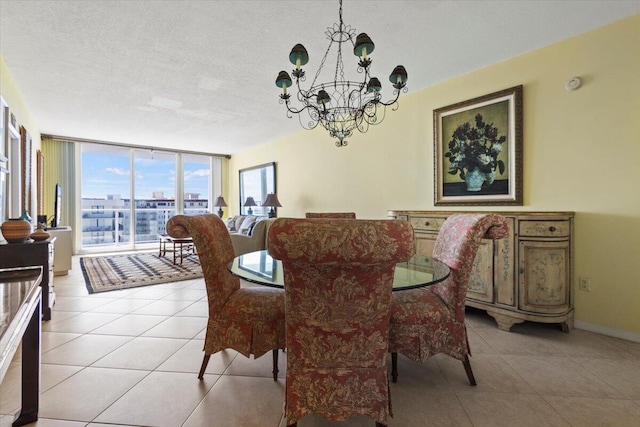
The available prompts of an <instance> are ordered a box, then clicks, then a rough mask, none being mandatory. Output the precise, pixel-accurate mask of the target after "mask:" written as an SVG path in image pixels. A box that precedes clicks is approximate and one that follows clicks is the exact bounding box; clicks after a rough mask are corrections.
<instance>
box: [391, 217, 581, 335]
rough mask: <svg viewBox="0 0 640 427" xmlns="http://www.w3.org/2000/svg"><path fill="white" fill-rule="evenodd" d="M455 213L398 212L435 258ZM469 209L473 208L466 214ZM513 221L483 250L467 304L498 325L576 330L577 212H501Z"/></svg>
mask: <svg viewBox="0 0 640 427" xmlns="http://www.w3.org/2000/svg"><path fill="white" fill-rule="evenodd" d="M454 213H465V212H462V211H460V212H453V211H398V210H392V211H389V212H388V217H389V218H393V219H404V220H407V221H409V222H410V223H411V225H412V226H413V230H414V236H415V242H416V253H417V254H421V255H424V256H431V254H432V252H433V247H434V244H435V240H436V237H437V235H438V231H439V230H440V227H441V226H442V223H444V221H445V220H446V219H447V217H448V216H449V215H452V214H454ZM466 213H469V212H466ZM495 213H497V214H499V215H502V216H504V217H505V218H506V219H507V221H508V223H509V234H508V236H507V237H505V238H504V239H501V240H495V241H493V240H484V241H483V242H482V244H481V245H480V248H479V249H478V254H477V255H476V260H475V263H474V267H473V272H472V274H471V278H470V280H469V285H468V289H467V300H466V305H467V306H470V307H475V308H479V309H482V310H486V312H487V313H488V314H489V315H490V316H491V317H493V318H494V319H495V320H496V322H497V324H498V328H500V329H502V330H506V331H509V330H510V329H511V327H512V326H513V325H514V324H516V323H522V322H524V321H532V322H543V323H558V324H560V325H561V327H562V330H563V331H565V332H569V331H570V330H571V329H572V328H573V294H572V290H571V287H572V286H571V285H572V277H573V220H574V213H573V212H495Z"/></svg>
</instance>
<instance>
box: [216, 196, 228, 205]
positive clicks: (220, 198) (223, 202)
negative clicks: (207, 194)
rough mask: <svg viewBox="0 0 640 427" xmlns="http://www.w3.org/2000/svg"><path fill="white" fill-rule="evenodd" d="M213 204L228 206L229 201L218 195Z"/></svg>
mask: <svg viewBox="0 0 640 427" xmlns="http://www.w3.org/2000/svg"><path fill="white" fill-rule="evenodd" d="M213 206H227V202H225V201H224V197H222V196H218V198H217V199H216V202H215V203H214V204H213Z"/></svg>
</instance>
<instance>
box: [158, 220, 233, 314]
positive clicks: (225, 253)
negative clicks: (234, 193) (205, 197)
mask: <svg viewBox="0 0 640 427" xmlns="http://www.w3.org/2000/svg"><path fill="white" fill-rule="evenodd" d="M167 233H168V234H169V235H170V236H172V237H179V238H180V237H192V238H193V244H194V245H195V246H196V250H197V252H198V257H199V258H200V264H201V266H202V273H203V275H204V280H205V283H206V286H207V298H208V300H209V312H210V313H212V312H217V311H218V309H220V308H222V306H223V305H224V303H225V301H226V300H227V298H228V297H229V296H230V295H231V294H232V293H233V292H234V291H235V290H237V289H239V288H240V279H238V278H237V277H235V276H233V275H232V274H231V273H230V272H229V270H228V269H227V264H228V263H229V262H231V261H233V258H234V256H235V255H234V252H233V245H232V244H231V237H230V236H229V230H228V229H227V227H226V225H225V224H224V222H223V221H222V220H221V219H220V218H219V217H218V215H215V214H204V215H189V216H187V215H176V216H174V217H171V219H169V221H168V222H167Z"/></svg>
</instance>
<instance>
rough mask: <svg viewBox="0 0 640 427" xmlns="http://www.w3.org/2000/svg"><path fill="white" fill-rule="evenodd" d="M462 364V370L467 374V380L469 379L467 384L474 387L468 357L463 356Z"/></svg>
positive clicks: (474, 380)
mask: <svg viewBox="0 0 640 427" xmlns="http://www.w3.org/2000/svg"><path fill="white" fill-rule="evenodd" d="M462 364H463V365H464V370H465V371H466V373H467V378H469V384H471V385H476V384H477V383H476V379H475V377H474V376H473V371H472V370H471V362H469V355H466V356H464V360H463V361H462Z"/></svg>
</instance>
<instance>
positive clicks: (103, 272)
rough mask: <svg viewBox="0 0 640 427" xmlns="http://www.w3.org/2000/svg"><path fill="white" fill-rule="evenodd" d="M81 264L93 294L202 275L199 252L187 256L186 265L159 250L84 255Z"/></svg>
mask: <svg viewBox="0 0 640 427" xmlns="http://www.w3.org/2000/svg"><path fill="white" fill-rule="evenodd" d="M80 267H81V268H82V274H83V275H84V281H85V283H86V285H87V290H88V291H89V293H90V294H93V293H97V292H107V291H115V290H119V289H128V288H135V287H138V286H147V285H156V284H159V283H167V282H178V281H181V280H189V279H197V278H199V277H202V268H201V267H200V259H199V258H198V257H197V256H196V255H192V256H189V257H186V258H185V259H184V260H183V262H182V265H175V264H174V263H173V262H172V260H171V259H169V258H165V257H160V256H158V254H157V253H139V254H132V255H111V256H100V257H82V258H80Z"/></svg>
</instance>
